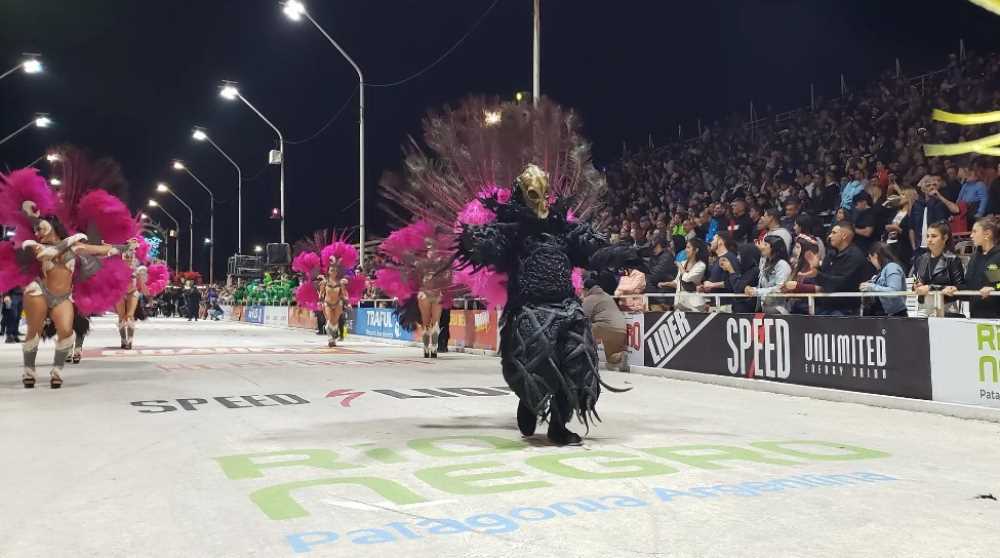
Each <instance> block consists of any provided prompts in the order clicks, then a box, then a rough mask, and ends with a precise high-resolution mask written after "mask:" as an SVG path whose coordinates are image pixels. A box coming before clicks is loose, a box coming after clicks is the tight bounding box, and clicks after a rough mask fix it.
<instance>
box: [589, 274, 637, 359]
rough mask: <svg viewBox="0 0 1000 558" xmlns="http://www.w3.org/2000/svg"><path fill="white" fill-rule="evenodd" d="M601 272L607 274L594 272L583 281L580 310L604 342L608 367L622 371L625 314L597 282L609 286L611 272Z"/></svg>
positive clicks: (611, 279)
mask: <svg viewBox="0 0 1000 558" xmlns="http://www.w3.org/2000/svg"><path fill="white" fill-rule="evenodd" d="M604 275H607V276H610V277H603V278H602V277H601V276H600V275H599V274H597V273H591V274H589V275H588V276H587V278H586V280H585V281H584V283H583V288H584V295H583V313H584V314H586V316H587V318H588V319H589V320H590V324H591V328H592V330H593V332H594V338H595V339H597V341H598V342H599V343H602V344H603V345H604V354H605V356H606V357H607V361H608V368H612V367H615V368H618V369H619V370H620V371H622V372H625V371H627V370H628V357H627V355H626V352H625V350H626V332H625V315H624V314H622V311H621V310H620V309H619V308H618V305H617V304H616V303H615V299H613V298H611V295H609V294H608V293H607V291H605V290H604V288H603V287H602V286H601V283H602V282H603V283H605V285H606V286H608V287H609V288H611V287H614V285H615V277H614V275H613V274H611V273H609V272H604ZM601 279H603V281H601ZM608 283H610V284H608Z"/></svg>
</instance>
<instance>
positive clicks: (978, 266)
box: [945, 215, 1000, 318]
mask: <svg viewBox="0 0 1000 558" xmlns="http://www.w3.org/2000/svg"><path fill="white" fill-rule="evenodd" d="M998 240H1000V217H997V216H995V215H994V216H990V217H985V218H983V219H980V220H978V221H976V224H975V225H973V226H972V242H973V244H975V245H976V253H975V254H974V255H973V256H972V259H971V260H969V265H968V266H967V267H966V269H965V281H964V282H963V283H962V284H961V289H962V290H965V291H979V293H980V296H979V297H976V298H973V299H972V301H971V302H970V303H969V309H970V315H971V316H972V317H973V318H1000V297H997V296H990V293H994V292H996V291H998V290H1000V244H998ZM949 290H952V289H951V288H950V287H949V288H946V289H945V292H946V293H947V292H948V291H949Z"/></svg>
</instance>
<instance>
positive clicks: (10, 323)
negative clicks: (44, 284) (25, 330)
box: [0, 289, 23, 343]
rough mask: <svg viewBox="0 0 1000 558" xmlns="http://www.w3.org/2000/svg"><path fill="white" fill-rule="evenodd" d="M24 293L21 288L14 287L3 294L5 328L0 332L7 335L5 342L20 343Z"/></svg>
mask: <svg viewBox="0 0 1000 558" xmlns="http://www.w3.org/2000/svg"><path fill="white" fill-rule="evenodd" d="M22 300H23V293H22V291H21V289H13V290H11V291H8V292H7V293H6V294H4V295H3V315H2V316H0V318H2V321H3V330H2V332H0V334H2V335H4V336H5V339H4V342H5V343H20V342H21V339H20V337H19V336H20V333H21V306H22Z"/></svg>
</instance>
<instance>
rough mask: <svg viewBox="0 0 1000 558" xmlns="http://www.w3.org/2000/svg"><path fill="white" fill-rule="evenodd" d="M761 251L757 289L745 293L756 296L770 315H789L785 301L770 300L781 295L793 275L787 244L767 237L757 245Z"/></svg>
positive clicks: (748, 289) (779, 239)
mask: <svg viewBox="0 0 1000 558" xmlns="http://www.w3.org/2000/svg"><path fill="white" fill-rule="evenodd" d="M757 248H758V249H759V250H760V261H761V263H760V275H759V276H758V279H757V286H756V287H746V289H745V290H744V292H745V293H746V294H747V296H756V297H758V298H759V299H760V307H761V310H762V311H763V312H766V313H768V314H787V313H788V310H787V308H786V307H785V301H784V299H774V298H772V299H770V300H769V299H768V295H770V294H772V293H780V292H781V290H782V288H783V287H784V285H785V283H786V282H788V277H789V275H791V273H792V267H791V266H790V265H788V250H787V249H786V248H785V242H784V240H782V239H781V238H779V237H778V236H766V237H764V240H761V241H760V242H758V243H757Z"/></svg>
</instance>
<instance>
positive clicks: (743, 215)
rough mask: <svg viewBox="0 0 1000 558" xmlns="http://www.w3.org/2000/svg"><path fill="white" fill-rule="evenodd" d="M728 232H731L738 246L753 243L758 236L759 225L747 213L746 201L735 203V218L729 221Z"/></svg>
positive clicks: (739, 200) (740, 200)
mask: <svg viewBox="0 0 1000 558" xmlns="http://www.w3.org/2000/svg"><path fill="white" fill-rule="evenodd" d="M726 230H728V231H729V233H730V234H731V235H732V237H733V240H735V241H736V243H737V244H741V243H744V242H753V240H754V237H755V236H756V235H757V224H756V223H754V222H753V219H751V218H750V214H749V213H748V212H747V202H746V200H742V199H738V200H736V201H734V202H733V216H732V218H730V219H729V225H728V227H726Z"/></svg>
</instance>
